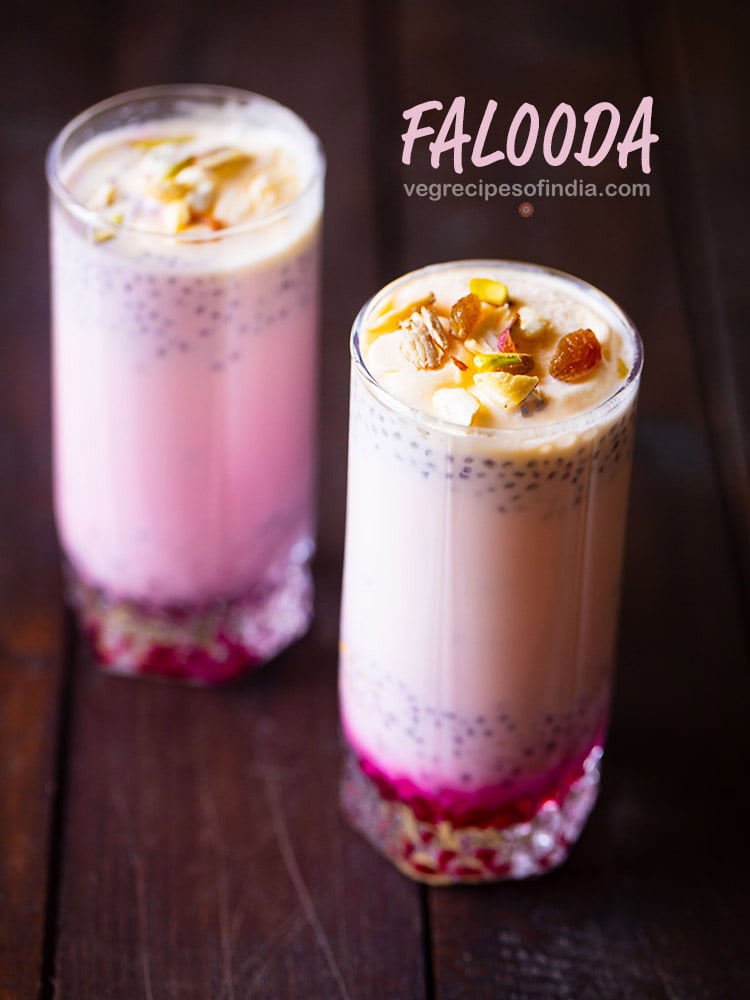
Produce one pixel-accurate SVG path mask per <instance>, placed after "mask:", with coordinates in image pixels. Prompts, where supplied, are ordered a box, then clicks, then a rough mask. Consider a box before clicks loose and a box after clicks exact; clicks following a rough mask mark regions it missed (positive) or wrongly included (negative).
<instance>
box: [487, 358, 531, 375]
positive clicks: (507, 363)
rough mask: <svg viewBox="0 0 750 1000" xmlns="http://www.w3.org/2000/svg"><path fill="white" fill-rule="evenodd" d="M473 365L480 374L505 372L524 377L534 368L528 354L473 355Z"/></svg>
mask: <svg viewBox="0 0 750 1000" xmlns="http://www.w3.org/2000/svg"><path fill="white" fill-rule="evenodd" d="M474 365H475V367H476V368H478V369H479V370H480V371H482V372H496V371H507V372H511V373H512V374H514V375H524V374H526V372H530V371H531V369H532V368H533V367H534V359H533V358H532V356H531V355H530V354H506V353H504V354H475V355H474Z"/></svg>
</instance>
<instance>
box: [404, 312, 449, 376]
mask: <svg viewBox="0 0 750 1000" xmlns="http://www.w3.org/2000/svg"><path fill="white" fill-rule="evenodd" d="M399 330H400V331H401V340H400V343H399V347H400V349H401V353H402V354H403V356H404V357H405V358H406V360H407V361H410V362H411V363H412V364H413V365H414V367H415V368H439V367H440V366H441V365H442V363H443V358H444V357H445V351H446V348H447V346H448V340H447V337H446V335H445V331H444V330H443V328H442V326H441V324H440V320H439V319H438V317H437V316H436V315H435V314H434V313H433V312H432V310H430V309H428V308H427V306H423V307H422V308H421V309H420V310H419V312H413V313H412V314H411V316H409V318H408V319H405V320H403V322H402V323H401V325H400V327H399Z"/></svg>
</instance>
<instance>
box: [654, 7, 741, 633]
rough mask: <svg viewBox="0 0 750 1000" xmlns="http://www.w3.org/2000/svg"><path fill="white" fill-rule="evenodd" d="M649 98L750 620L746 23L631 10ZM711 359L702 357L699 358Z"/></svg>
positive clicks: (721, 13)
mask: <svg viewBox="0 0 750 1000" xmlns="http://www.w3.org/2000/svg"><path fill="white" fill-rule="evenodd" d="M635 12H636V31H637V36H638V41H639V46H640V49H641V51H642V54H643V63H644V73H645V78H646V80H647V81H648V85H649V89H650V90H652V91H653V92H654V95H655V98H656V100H658V102H659V105H660V107H661V108H662V109H663V113H662V117H661V121H662V122H663V125H662V126H661V128H662V133H663V149H662V154H663V163H664V170H665V176H667V177H668V183H667V184H666V185H665V189H664V194H665V202H666V206H667V211H668V213H669V221H670V227H671V229H672V231H673V233H674V245H675V256H676V260H677V264H678V269H679V271H678V273H679V279H680V285H681V292H682V296H683V299H684V302H685V311H686V319H687V324H688V329H689V331H690V334H691V337H692V340H693V344H694V350H695V355H696V357H697V358H699V359H701V360H700V363H699V364H698V365H697V369H696V378H697V381H698V386H699V389H700V393H701V399H702V403H703V407H704V410H705V414H706V421H707V426H708V430H709V433H710V436H711V447H712V451H713V454H714V457H715V461H716V466H717V473H718V475H719V481H720V484H721V493H722V501H723V505H724V508H725V510H726V514H727V518H726V520H727V527H728V530H729V532H730V536H729V539H730V546H731V549H732V557H733V563H734V568H735V572H736V574H737V577H738V579H739V581H740V586H741V587H742V592H743V600H744V604H745V608H746V617H747V620H748V621H750V514H749V513H748V512H750V464H749V463H750V393H748V388H750V347H749V346H748V338H747V336H746V335H745V330H746V325H747V324H746V315H747V300H748V296H747V276H746V269H745V267H744V248H745V242H746V227H747V220H748V218H750V196H749V195H748V191H747V183H746V171H745V170H744V164H745V163H746V162H747V158H748V155H750V143H748V140H747V130H746V124H745V117H746V116H745V113H744V111H745V108H746V107H747V104H748V101H749V100H750V68H749V67H748V62H747V58H746V54H745V51H744V47H743V43H742V39H743V38H745V37H746V36H747V33H748V31H750V12H748V10H747V8H746V7H744V6H742V5H740V6H737V5H735V4H731V3H728V2H726V0H723V2H720V3H718V4H717V5H716V7H715V9H714V10H713V11H712V16H711V17H710V18H706V17H704V16H701V13H700V9H699V8H698V5H697V4H692V3H689V4H663V5H657V6H656V8H655V9H652V8H651V6H650V5H646V4H642V3H636V4H635ZM706 348H708V350H709V353H708V355H706V354H705V351H706Z"/></svg>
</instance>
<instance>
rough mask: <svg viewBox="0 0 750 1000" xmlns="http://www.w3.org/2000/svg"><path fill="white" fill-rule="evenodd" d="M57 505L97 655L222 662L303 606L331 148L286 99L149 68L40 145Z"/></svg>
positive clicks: (285, 626)
mask: <svg viewBox="0 0 750 1000" xmlns="http://www.w3.org/2000/svg"><path fill="white" fill-rule="evenodd" d="M48 178H49V182H50V188H51V193H52V197H51V258H52V276H53V281H52V292H53V329H54V352H53V353H54V363H53V391H54V453H55V507H56V518H57V525H58V531H59V536H60V541H61V544H62V548H63V551H64V555H65V559H66V564H67V571H68V577H69V587H70V593H71V597H72V600H73V603H74V604H75V606H76V608H77V609H78V611H79V614H80V617H81V620H82V622H83V624H84V626H85V628H86V630H87V632H88V633H89V634H90V635H91V637H92V638H93V641H94V645H95V648H96V652H97V654H98V657H99V660H100V661H101V662H102V663H103V664H105V665H106V666H108V667H109V668H111V669H112V670H116V671H120V672H124V673H131V674H132V673H153V674H162V675H168V676H172V677H181V678H186V679H191V680H194V681H197V682H207V683H211V682H216V681H223V680H226V679H228V678H231V677H234V676H236V675H237V674H239V673H241V672H243V671H245V670H246V669H248V668H249V667H251V666H253V665H255V664H258V663H261V662H263V661H265V660H267V659H269V658H270V657H272V656H274V655H275V654H276V653H277V652H279V651H280V650H281V649H283V648H284V647H285V646H286V645H288V644H289V643H290V642H291V641H292V640H293V639H295V638H297V637H298V636H300V635H301V634H302V633H303V632H304V631H305V630H306V628H307V626H308V624H309V621H310V616H311V605H312V601H311V578H310V572H309V560H310V557H311V554H312V551H313V537H314V501H313V495H314V489H315V431H316V426H315V425H316V363H317V348H316V343H317V327H318V244H319V230H320V218H321V211H322V185H323V159H322V154H321V151H320V148H319V145H318V142H317V140H316V138H315V137H314V136H313V135H312V133H311V132H310V131H309V130H308V129H307V127H306V126H305V125H304V123H303V122H302V121H301V120H300V119H299V118H297V117H296V116H295V115H294V114H292V112H290V111H288V110H287V109H285V108H283V107H281V106H280V105H278V104H276V103H274V102H272V101H269V100H267V99H265V98H261V97H258V96H257V95H252V94H246V93H244V92H242V91H235V90H230V89H227V88H216V87H192V86H172V87H157V88H150V89H148V90H145V91H136V92H133V93H131V94H125V95H122V96H121V97H117V98H113V99H112V100H110V101H106V102H104V103H103V104H101V105H97V106H96V107H94V108H93V109H91V110H89V111H87V112H85V113H84V114H83V115H81V116H80V117H79V118H77V119H75V120H74V121H73V122H71V124H70V125H68V127H67V128H66V129H65V130H64V131H63V132H62V133H61V135H60V136H59V137H58V138H57V140H56V141H55V143H54V144H53V146H52V147H51V149H50V153H49V157H48Z"/></svg>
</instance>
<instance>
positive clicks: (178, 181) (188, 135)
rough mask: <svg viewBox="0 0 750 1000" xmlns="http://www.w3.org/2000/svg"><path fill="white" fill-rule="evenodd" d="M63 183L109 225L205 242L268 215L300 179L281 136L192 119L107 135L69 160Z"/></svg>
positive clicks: (104, 233) (105, 233)
mask: <svg viewBox="0 0 750 1000" xmlns="http://www.w3.org/2000/svg"><path fill="white" fill-rule="evenodd" d="M65 183H66V186H67V187H68V189H69V190H70V191H71V193H72V194H73V196H74V197H75V198H76V200H77V201H78V202H79V203H80V204H82V205H84V206H85V207H87V208H90V209H92V210H94V211H96V212H97V213H99V214H100V215H101V217H102V221H103V222H104V223H112V224H114V227H116V226H118V225H124V226H127V227H129V228H132V229H136V230H140V231H143V232H152V233H167V234H186V235H187V236H190V235H191V234H192V235H196V236H205V235H210V234H211V233H212V232H216V231H220V230H223V229H226V228H229V227H232V226H239V225H242V224H244V223H247V222H251V221H253V220H256V219H262V218H264V217H266V216H268V215H270V214H271V213H273V212H274V211H276V210H277V209H279V208H281V207H283V206H284V205H286V204H288V203H290V202H291V201H293V200H294V198H296V196H297V195H298V194H299V193H300V191H301V189H302V186H303V183H304V177H303V169H302V167H301V165H300V156H299V152H298V151H297V150H295V149H294V148H293V146H292V144H291V143H290V140H289V137H288V136H286V135H285V134H283V133H282V132H281V131H279V130H277V129H274V128H258V127H257V126H253V125H250V124H249V123H243V122H241V121H240V120H236V121H234V120H233V121H231V122H229V121H227V120H226V119H214V118H211V117H207V116H205V115H203V116H201V115H200V114H196V116H195V117H194V118H192V117H191V118H187V119H184V118H179V119H178V118H175V119H162V120H158V121H155V122H153V123H146V124H139V125H132V126H125V127H123V128H119V129H116V130H114V131H112V132H109V133H104V134H103V135H101V136H99V137H97V138H96V139H94V140H91V141H90V142H88V143H86V144H85V146H84V147H82V149H81V150H79V151H78V154H77V155H75V156H74V157H73V158H72V161H71V163H70V165H69V167H68V169H67V172H66V177H65ZM113 232H114V229H113V230H108V229H107V228H106V227H105V228H103V229H102V230H101V232H100V233H99V238H101V239H106V238H108V237H109V236H111V235H113Z"/></svg>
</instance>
